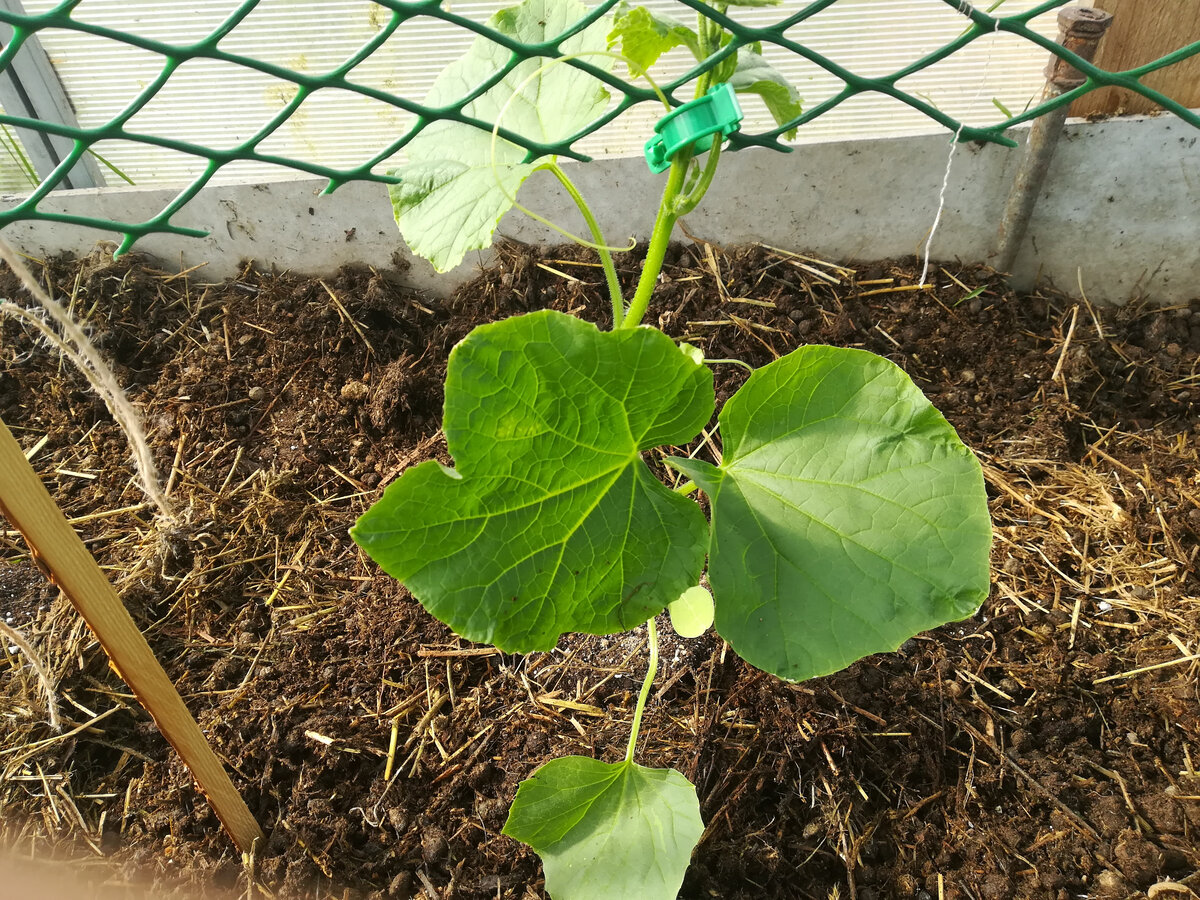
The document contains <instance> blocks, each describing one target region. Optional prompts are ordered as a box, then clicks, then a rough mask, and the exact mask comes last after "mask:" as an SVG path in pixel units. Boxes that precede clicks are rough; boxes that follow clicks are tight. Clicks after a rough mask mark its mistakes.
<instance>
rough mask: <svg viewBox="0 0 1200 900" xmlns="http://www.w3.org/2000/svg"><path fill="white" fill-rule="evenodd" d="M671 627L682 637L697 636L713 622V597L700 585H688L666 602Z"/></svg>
mask: <svg viewBox="0 0 1200 900" xmlns="http://www.w3.org/2000/svg"><path fill="white" fill-rule="evenodd" d="M667 612H668V613H670V615H671V627H672V628H674V629H675V633H676V634H677V635H679V636H680V637H683V638H697V637H700V635H702V634H704V632H706V631H708V629H710V628H712V623H713V598H712V594H710V593H709V592H708V590H707V589H705V588H704V587H703V586H702V585H696V586H695V587H690V588H688V589H687V590H686V591H684V592H683V593H682V594H680V595H679V598H678V599H676V600H672V601H671V602H670V603H668V604H667Z"/></svg>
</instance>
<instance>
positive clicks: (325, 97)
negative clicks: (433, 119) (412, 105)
mask: <svg viewBox="0 0 1200 900" xmlns="http://www.w3.org/2000/svg"><path fill="white" fill-rule="evenodd" d="M413 122H414V117H413V116H412V115H411V114H409V113H406V112H404V111H403V110H401V109H398V108H397V107H395V106H392V105H390V104H388V103H384V102H382V101H379V100H375V99H372V98H370V97H364V96H363V95H362V94H358V93H355V92H353V91H347V90H341V89H339V88H322V89H321V90H319V91H316V92H315V93H312V94H309V95H308V96H307V97H305V98H304V100H303V101H302V102H301V104H300V106H299V107H298V108H297V109H295V110H294V111H293V112H292V114H291V115H290V116H288V118H287V120H286V121H284V122H283V123H282V124H281V125H280V126H279V127H278V128H277V129H276V130H275V132H274V133H273V134H271V135H270V136H269V137H268V138H267V139H266V140H264V141H263V142H262V143H261V144H260V145H259V147H258V150H259V152H260V153H261V154H263V155H264V156H271V157H282V158H291V159H297V160H303V161H304V162H308V163H314V164H317V165H323V166H329V167H331V168H354V167H357V166H361V165H366V164H368V163H372V162H373V161H374V160H375V157H376V156H378V155H379V154H380V153H381V152H383V151H384V150H386V149H387V148H388V146H389V145H390V144H392V143H393V141H394V138H395V137H396V136H399V135H401V134H404V133H405V132H406V131H408V130H409V128H411V127H412V125H413Z"/></svg>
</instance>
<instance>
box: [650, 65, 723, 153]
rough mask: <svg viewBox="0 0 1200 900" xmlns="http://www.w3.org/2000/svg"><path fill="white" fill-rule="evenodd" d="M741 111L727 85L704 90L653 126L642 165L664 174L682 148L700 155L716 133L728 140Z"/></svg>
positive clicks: (710, 144) (710, 143)
mask: <svg viewBox="0 0 1200 900" xmlns="http://www.w3.org/2000/svg"><path fill="white" fill-rule="evenodd" d="M741 122H742V107H741V106H740V105H739V104H738V101H737V95H735V94H734V92H733V88H731V87H730V86H729V84H728V83H727V82H721V83H720V84H718V85H714V86H713V87H711V88H709V89H708V93H707V94H705V95H704V96H703V97H697V98H696V99H695V100H692V101H690V102H688V103H685V104H683V106H680V107H679V108H677V109H674V110H672V111H671V112H669V113H667V114H666V115H665V116H663V117H662V118H661V119H659V120H658V124H657V125H655V126H654V132H655V134H654V137H652V138H650V140H648V141H646V165H648V166H649V167H650V171H651V172H664V171H666V170H667V169H669V168H670V167H671V157H672V156H674V155H675V154H676V153H678V152H679V151H680V150H682V149H684V148H685V147H691V148H692V152H693V153H697V154H699V153H703V152H704V151H706V150H708V149H709V148H711V147H712V140H711V138H712V136H713V135H714V134H717V133H718V132H720V134H721V137H722V138H726V137H729V135H731V134H733V133H734V132H735V131H737V130H738V128H739V127H740V126H741Z"/></svg>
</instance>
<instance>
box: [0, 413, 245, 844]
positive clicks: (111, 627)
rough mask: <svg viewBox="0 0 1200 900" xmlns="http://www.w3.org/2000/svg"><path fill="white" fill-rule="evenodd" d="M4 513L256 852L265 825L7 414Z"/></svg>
mask: <svg viewBox="0 0 1200 900" xmlns="http://www.w3.org/2000/svg"><path fill="white" fill-rule="evenodd" d="M0 513H2V514H3V515H4V516H5V517H6V518H7V519H8V520H9V521H10V522H11V523H12V524H13V526H15V527H16V529H17V530H18V531H20V532H21V534H22V535H23V536H24V538H25V540H26V542H28V544H29V549H30V552H31V553H32V554H33V557H34V559H35V561H37V562H40V563H41V564H42V565H44V566H45V568H46V570H47V571H48V574H49V577H50V579H51V581H53V582H54V584H55V585H57V586H58V587H59V588H60V589H61V590H62V592H63V593H64V594H66V596H67V598H68V599H69V600H70V601H71V603H72V604H73V605H74V606H75V609H76V610H77V611H78V612H79V614H80V615H81V616H83V619H84V621H85V622H87V624H88V627H90V628H91V629H92V631H93V633H95V635H96V637H97V639H99V641H100V645H101V646H102V647H103V648H104V650H105V652H106V653H107V654H108V656H109V659H111V660H112V663H113V665H114V666H115V667H116V669H117V672H118V673H120V675H121V677H122V678H124V679H125V682H126V684H128V685H129V687H130V688H132V689H133V693H134V695H135V696H136V697H137V698H138V701H139V702H140V703H141V704H142V706H144V707H145V708H146V711H147V712H149V713H150V715H151V716H152V717H153V719H154V722H155V724H156V725H158V729H159V731H161V732H162V733H163V737H165V738H166V739H167V741H169V742H170V744H171V746H172V747H174V748H175V750H176V752H177V753H178V754H179V755H180V756H181V757H183V761H184V764H185V765H187V767H188V769H190V770H191V773H192V777H194V778H195V779H196V783H197V784H198V785H199V786H200V790H201V791H202V792H203V793H204V794H205V796H207V797H208V801H209V803H211V804H212V807H213V809H214V810H215V811H216V814H217V817H218V818H219V819H220V820H221V824H223V825H224V826H225V830H226V831H227V832H229V835H230V837H232V838H233V841H234V843H235V844H237V847H238V849H239V850H240V851H241V852H242V853H249V852H250V851H251V850H252V849H253V847H254V843H255V841H259V840H261V839H262V836H263V833H262V829H260V828H259V827H258V823H257V822H256V821H255V820H254V817H253V816H252V815H251V814H250V810H249V808H247V806H246V803H245V801H244V800H242V797H241V795H240V794H239V793H238V792H237V789H236V788H235V787H234V786H233V782H232V781H230V779H229V775H228V773H227V772H226V771H225V768H224V766H222V765H221V761H220V760H219V759H217V755H216V754H215V753H214V752H213V749H212V747H210V746H209V744H208V741H207V739H206V738H205V737H204V734H203V733H202V732H201V731H200V726H199V725H197V724H196V720H195V719H194V718H192V714H191V713H190V712H188V709H187V707H186V706H185V705H184V703H183V698H182V697H180V696H179V692H178V691H176V690H175V685H173V684H172V683H171V680H170V679H169V678H168V677H167V673H166V672H164V671H163V668H162V666H161V665H159V663H158V660H157V659H156V658H155V657H154V653H153V652H152V651H151V650H150V645H149V644H147V643H146V639H145V637H143V636H142V633H141V632H140V631H139V630H138V627H137V625H136V624H134V621H133V619H132V618H131V617H130V615H129V613H128V612H127V611H126V609H125V606H124V605H123V604H122V603H121V600H120V598H119V597H118V596H117V592H116V591H115V590H113V587H112V585H111V584H109V583H108V579H107V578H105V577H104V573H103V572H101V571H100V567H99V566H98V565H97V564H96V561H95V559H93V558H92V555H91V553H89V552H88V550H87V548H86V547H85V546H84V545H83V541H81V540H80V539H79V536H78V535H77V534H76V533H75V532H74V530H73V529H72V528H71V526H70V525H68V524H67V520H66V517H64V516H63V513H62V510H60V509H59V508H58V506H57V504H55V502H54V500H53V499H52V498H51V497H50V494H49V492H48V491H47V490H46V488H45V486H44V485H43V484H42V482H41V480H40V479H39V478H38V476H37V473H36V472H35V471H34V470H33V467H32V466H31V465H30V464H29V462H28V461H27V460H26V459H25V454H24V453H23V452H22V451H21V446H20V444H18V443H17V441H16V439H15V438H14V437H13V436H12V432H10V431H9V430H8V426H7V425H5V424H4V422H3V421H2V420H0Z"/></svg>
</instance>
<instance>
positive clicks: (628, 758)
mask: <svg viewBox="0 0 1200 900" xmlns="http://www.w3.org/2000/svg"><path fill="white" fill-rule="evenodd" d="M646 628H647V630H648V631H649V640H650V665H649V667H647V669H646V680H645V681H643V682H642V690H641V693H639V694H638V701H637V707H636V708H635V709H634V711H633V727H632V728H631V729H630V732H629V749H628V750H626V751H625V762H633V750H634V748H635V747H636V746H637V739H638V731H639V730H640V729H641V727H642V713H643V712H645V710H646V700H647V698H648V697H649V696H650V685H652V684H654V676H655V675H657V674H658V626H656V625H655V624H654V619H653V618H651V619H650V620H649V621H648V622H646Z"/></svg>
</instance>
